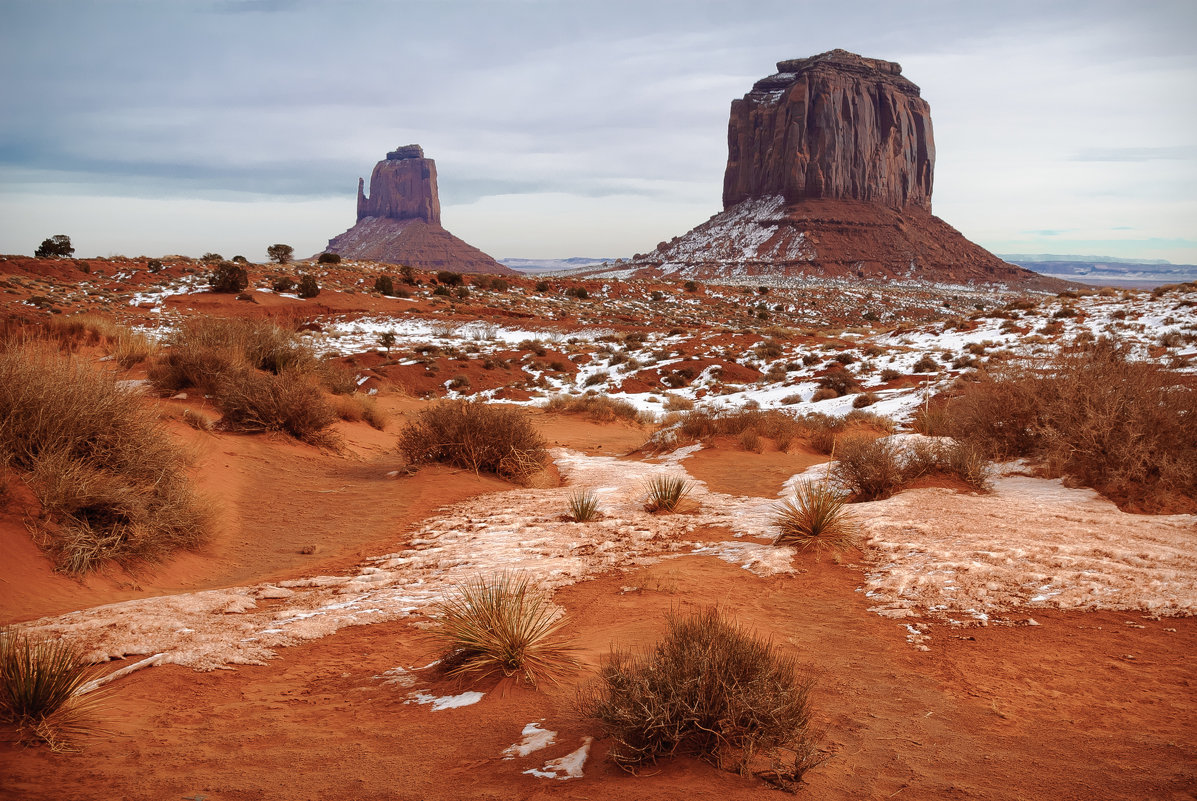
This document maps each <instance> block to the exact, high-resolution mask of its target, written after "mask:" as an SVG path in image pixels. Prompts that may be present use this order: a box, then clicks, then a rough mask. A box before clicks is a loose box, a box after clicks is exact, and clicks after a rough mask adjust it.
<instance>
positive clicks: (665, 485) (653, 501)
mask: <svg viewBox="0 0 1197 801" xmlns="http://www.w3.org/2000/svg"><path fill="white" fill-rule="evenodd" d="M691 489H693V487H692V486H691V484H690V482H689V481H687V480H686V479H684V478H681V477H679V476H656V477H655V478H651V479H649V481H648V484H647V485H646V486H645V491H646V492H647V493H648V500H647V501H646V502H645V504H644V508H645V510H647V511H649V512H676V511H677V510H678V508H679V507H680V506H681V505H682V501H684V500H685V499H686V496H687V495H689V494H690V490H691Z"/></svg>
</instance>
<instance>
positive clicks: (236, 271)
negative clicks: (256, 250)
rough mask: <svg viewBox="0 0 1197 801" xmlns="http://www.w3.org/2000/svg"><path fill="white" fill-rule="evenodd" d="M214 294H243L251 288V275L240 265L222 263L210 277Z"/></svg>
mask: <svg viewBox="0 0 1197 801" xmlns="http://www.w3.org/2000/svg"><path fill="white" fill-rule="evenodd" d="M208 285H209V286H211V287H212V291H213V292H241V291H242V290H244V289H245V288H246V287H247V286H249V273H247V272H246V271H245V268H244V267H242V266H241V265H240V264H234V263H233V262H231V261H222V262H221V263H220V264H218V265H216V269H214V270H212V274H211V275H210V276H208Z"/></svg>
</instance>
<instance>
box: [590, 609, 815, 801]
mask: <svg viewBox="0 0 1197 801" xmlns="http://www.w3.org/2000/svg"><path fill="white" fill-rule="evenodd" d="M812 684H813V681H812V680H811V679H810V678H809V677H807V676H806V675H804V674H803V672H801V671H800V670H799V668H798V665H797V662H796V660H795V659H794V658H793V657H792V656H789V655H787V654H783V653H781V652H780V651H779V650H778V648H777V647H776V646H775V645H774V644H773V643H772V642H770V641H768V640H763V639H761V638H759V637H756V636H753V635H752V634H751V633H750V632H748V631H747V630H745V629H744V628H742V627H741V626H739V625H738V624H736V623H735V622H733V621H732V620H730V619H728V618H727V617H725V616H724V615H723V614H722V613H721V612H719V611H718V610H717V609H714V608H709V609H705V610H702V611H699V612H694V613H692V614H689V615H686V616H682V615H681V614H680V613H677V612H674V613H672V614H670V615H669V617H668V618H667V631H666V634H665V637H664V638H663V639H662V640H661V641H660V642H658V643H657V644H656V645H655V646H653V647H652V648H651V649H649V650H648V651H646V652H644V653H641V654H634V653H628V652H621V651H615V652H613V653H612V654H611V656H610V657H609V658H608V659H607V661H606V662H605V664H603V666H602V667H601V668H600V671H599V676H598V678H597V679H596V680H595V681H593V682H592V683H590V684H589V685H587V686H586V687H584V688H583V690H582V691H581V692H580V693H579V696H578V707H579V711H580V712H581V714H582V715H583V716H584V717H586V718H590V719H592V720H595V721H597V722H598V724H599V726H600V727H601V728H602V731H603V733H604V734H605V735H606V736H607V737H609V738H610V739H611V741H612V746H611V749H610V751H609V758H610V759H611V760H612V761H613V762H615V764H617V765H619V766H620V767H621V768H623V769H624V770H627V771H629V772H632V773H635V772H637V771H638V770H640V769H642V768H644V767H646V766H648V765H652V764H655V763H656V762H657V761H658V760H660V759H664V758H667V757H671V756H674V755H676V754H687V755H693V756H697V757H700V758H702V759H704V760H706V761H708V762H711V763H712V764H714V765H716V766H719V767H721V768H731V769H735V770H737V771H739V772H740V773H742V774H746V773H748V772H749V769H750V767H751V766H752V762H753V761H754V759H755V758H757V757H765V758H770V759H771V760H772V761H773V762H774V764H778V765H784V767H782V768H781V770H779V771H778V774H780V775H776V778H779V779H784V780H786V781H787V783H789V784H791V785H792V784H793V783H796V782H798V781H800V780H801V778H802V774H803V773H804V772H805V771H806V770H808V769H810V768H811V767H813V766H815V765H817V764H819V763H820V762H821V761H822V759H821V758H820V757H819V756H818V752H817V749H816V748H815V745H814V742H813V736H812V734H811V733H810V730H809V729H810V716H811V710H810V703H809V694H810V689H811V686H812Z"/></svg>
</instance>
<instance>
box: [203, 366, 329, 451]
mask: <svg viewBox="0 0 1197 801" xmlns="http://www.w3.org/2000/svg"><path fill="white" fill-rule="evenodd" d="M215 400H216V406H217V408H219V409H220V411H221V414H222V415H223V417H222V418H221V425H222V426H223V427H224V428H227V429H229V430H230V431H249V432H255V431H280V432H283V433H285V434H289V435H290V436H292V437H295V439H298V440H301V441H303V442H307V443H309V444H312V445H317V446H320V447H332V448H335V447H336V446H337V443H338V440H337V437H336V436H335V435H334V434H333V433H332V432H330V431H329V430H328V428H329V426H331V425H332V424H333V423H334V422H336V419H337V416H336V413H335V412H334V411H333V408H332V406H330V405H329V403H328V401H327V400H325V396H324V394H323V393H322V392H321V391H320V388H319V386H317V385H316V382H315V380H314V379H312V378H311V376H309V375H306V374H303V373H297V374H296V373H291V372H289V371H288V372H284V373H281V374H279V375H274V374H272V373H263V372H260V371H257V370H250V369H245V368H242V369H239V370H231V371H229V372H228V373H225V374H224V375H223V376H222V377H221V379H220V381H219V382H218V383H217V385H216V399H215Z"/></svg>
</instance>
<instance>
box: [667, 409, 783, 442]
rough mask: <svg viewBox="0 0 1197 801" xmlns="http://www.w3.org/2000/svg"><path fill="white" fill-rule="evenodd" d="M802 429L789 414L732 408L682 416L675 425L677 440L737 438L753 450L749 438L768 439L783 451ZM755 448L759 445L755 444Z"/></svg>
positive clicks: (700, 411) (695, 412)
mask: <svg viewBox="0 0 1197 801" xmlns="http://www.w3.org/2000/svg"><path fill="white" fill-rule="evenodd" d="M802 430H803V429H802V426H801V425H800V424H799V422H798V420H797V419H796V418H795V417H794V416H793V415H791V414H787V413H786V412H783V411H780V410H769V411H762V410H760V409H733V410H727V411H716V412H711V411H708V410H705V409H699V410H695V411H692V412H688V413H686V415H685V416H683V417H682V419H681V422H680V423H679V425H678V434H679V436H680V438H682V439H685V440H689V441H701V440H706V439H710V438H711V437H714V436H729V437H738V438H740V439H741V444H744V443H748V445H745V447H749V449H750V450H752V449H755V448H752V447H750V446H751V445H752V442H753V440H752V437H753V435H755V436H756V437H758V438H759V437H768V438H769V439H772V440H774V441H775V442H777V446H778V448H780V449H782V450H785V449H786V448H788V447H789V445H790V442H791V441H792V440H793V439H794V437H796V436H797V435H799V434H800V433H801V432H802ZM757 447H759V444H758V445H757Z"/></svg>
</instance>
